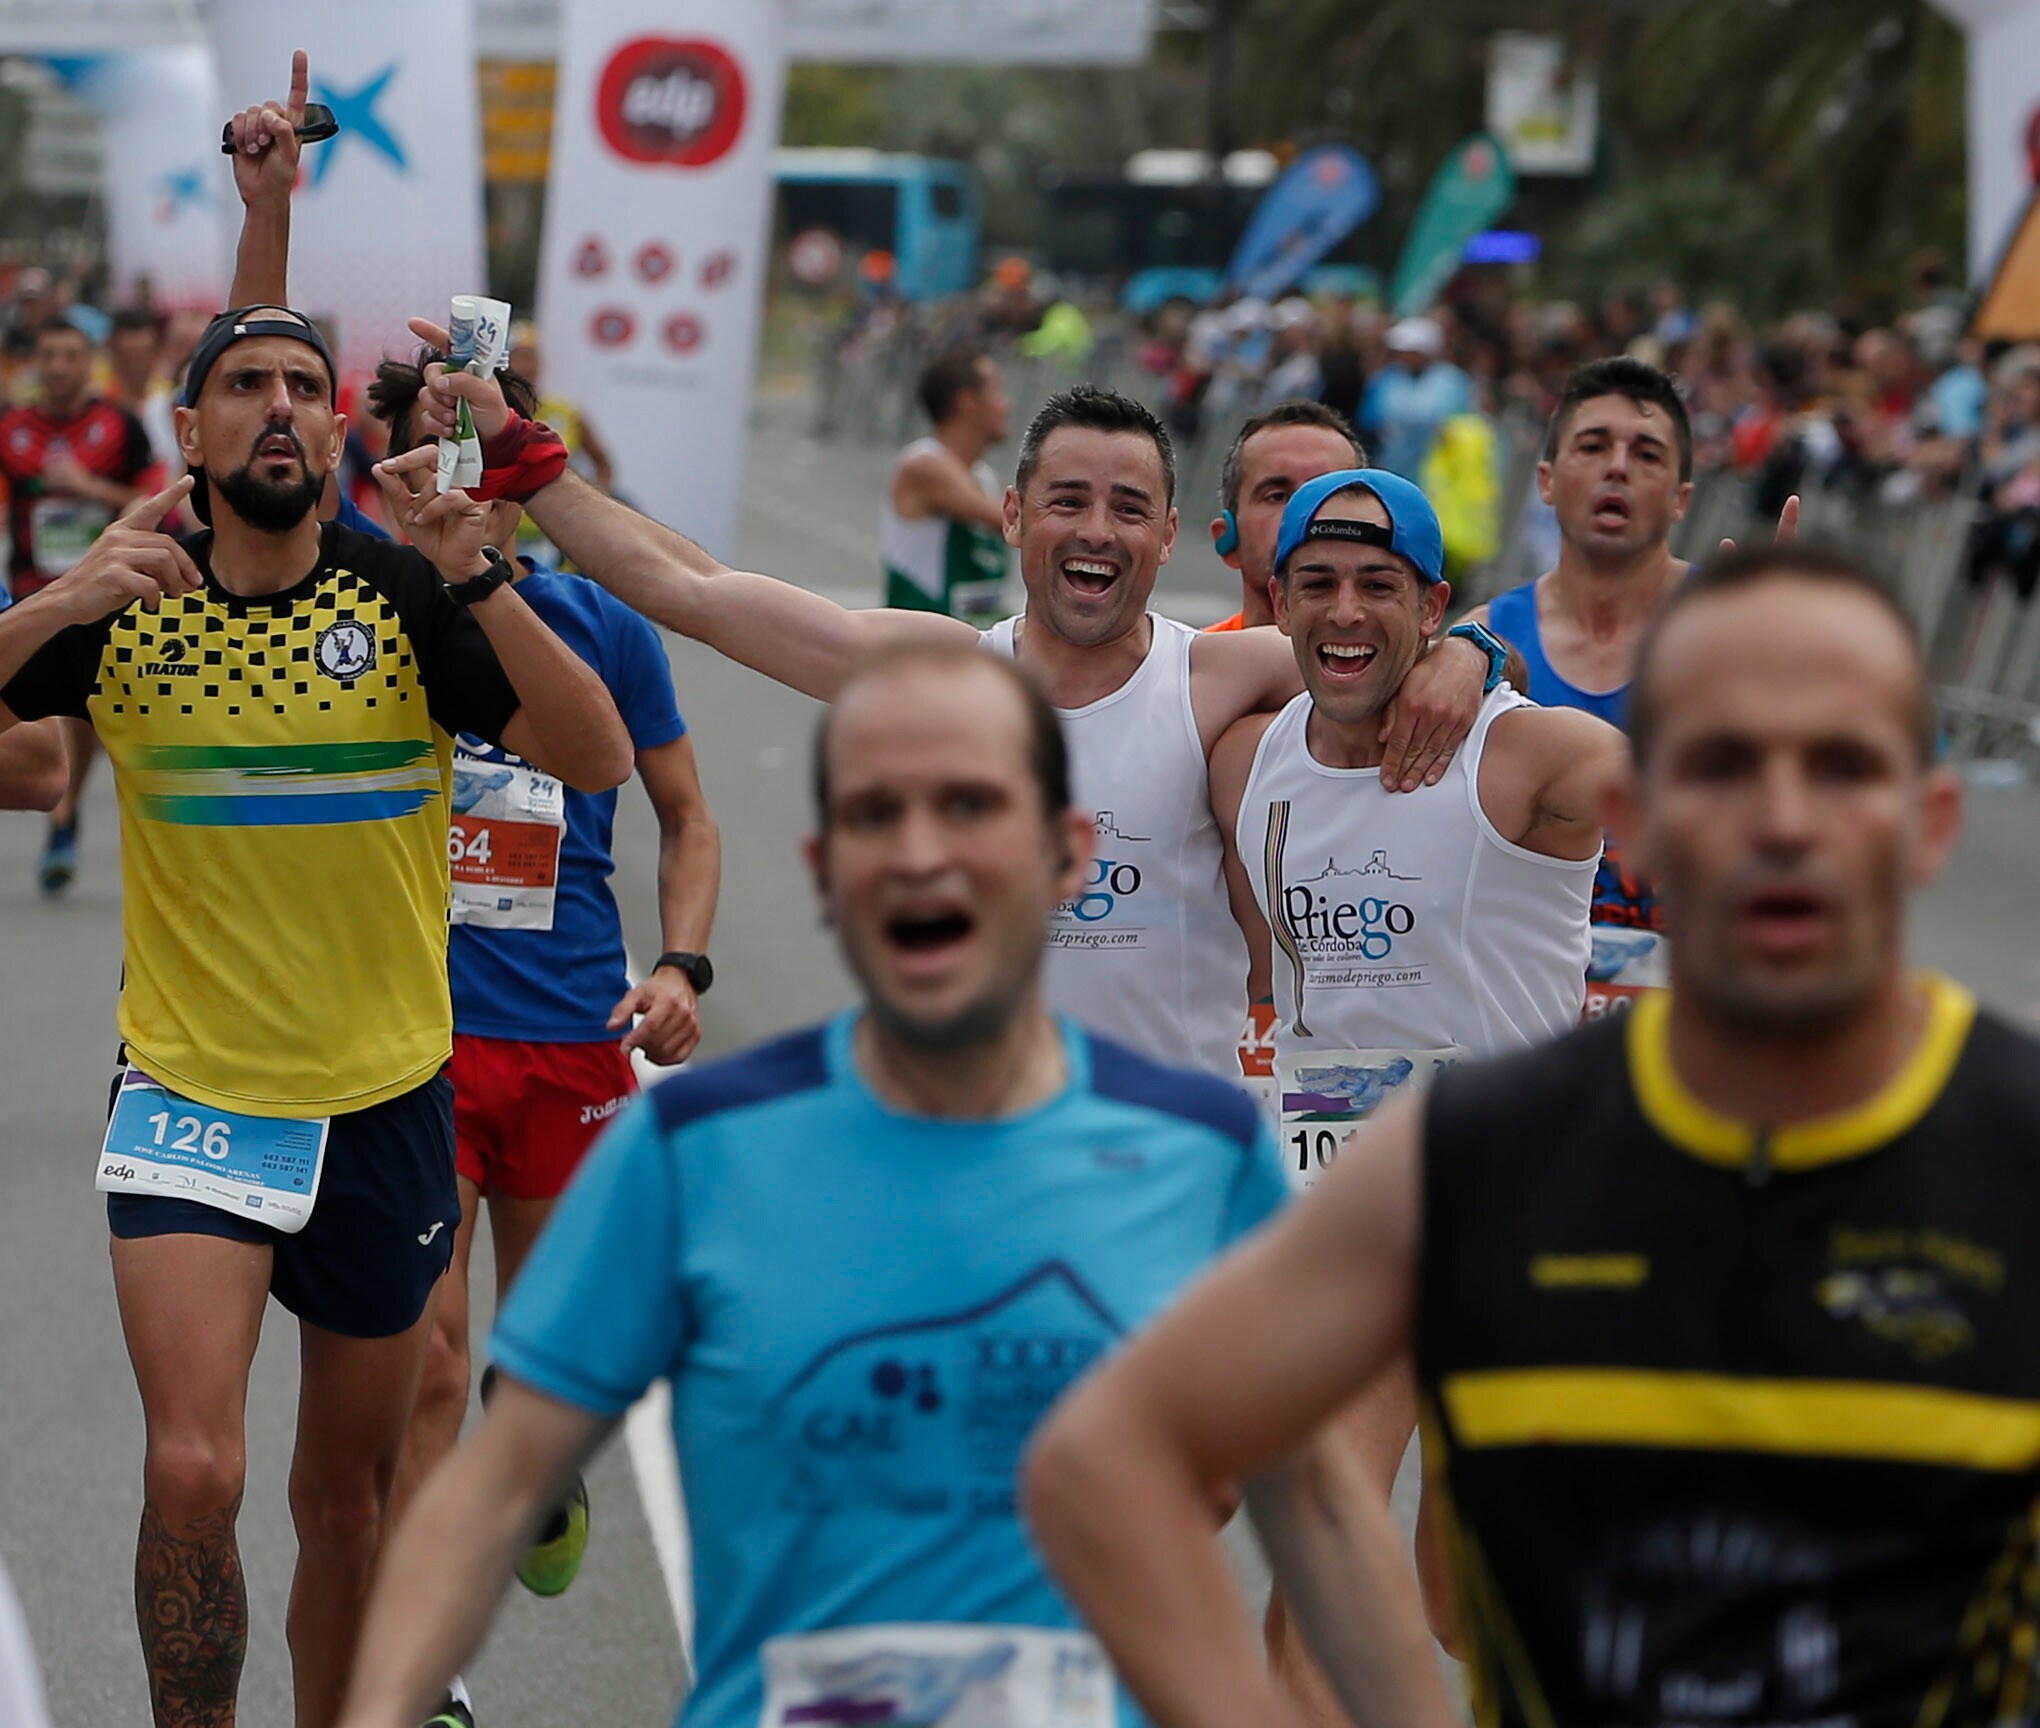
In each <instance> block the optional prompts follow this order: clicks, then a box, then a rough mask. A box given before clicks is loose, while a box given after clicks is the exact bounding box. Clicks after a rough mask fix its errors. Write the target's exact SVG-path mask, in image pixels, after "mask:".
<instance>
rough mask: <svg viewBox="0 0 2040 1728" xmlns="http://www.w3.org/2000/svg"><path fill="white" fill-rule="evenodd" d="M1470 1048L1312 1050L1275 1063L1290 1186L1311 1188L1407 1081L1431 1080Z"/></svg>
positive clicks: (1415, 1083) (1419, 1083)
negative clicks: (1349, 1140) (1358, 1130)
mask: <svg viewBox="0 0 2040 1728" xmlns="http://www.w3.org/2000/svg"><path fill="white" fill-rule="evenodd" d="M1465 1054H1466V1052H1465V1051H1464V1050H1462V1049H1460V1048H1459V1047H1458V1046H1457V1045H1448V1046H1447V1047H1446V1048H1444V1049H1442V1050H1312V1051H1309V1052H1306V1053H1305V1054H1303V1055H1301V1056H1285V1057H1282V1058H1280V1059H1278V1060H1277V1062H1276V1064H1275V1086H1276V1090H1277V1092H1278V1093H1279V1094H1280V1096H1281V1100H1282V1150H1283V1153H1284V1154H1285V1159H1284V1161H1285V1162H1286V1163H1287V1164H1288V1166H1289V1180H1290V1185H1291V1186H1292V1187H1296V1188H1310V1187H1313V1186H1315V1185H1316V1183H1317V1181H1318V1179H1319V1178H1320V1177H1321V1176H1323V1174H1324V1173H1325V1171H1327V1170H1328V1169H1330V1168H1331V1165H1332V1160H1333V1158H1334V1157H1336V1156H1337V1154H1338V1150H1339V1145H1340V1143H1341V1142H1342V1141H1343V1140H1344V1139H1345V1138H1346V1136H1347V1135H1348V1134H1350V1133H1352V1131H1353V1130H1354V1129H1355V1128H1357V1127H1359V1125H1360V1124H1361V1123H1362V1122H1364V1121H1366V1120H1367V1118H1368V1117H1370V1116H1372V1115H1373V1114H1374V1112H1375V1111H1376V1110H1378V1109H1380V1108H1381V1106H1382V1105H1383V1104H1384V1103H1386V1102H1387V1101H1388V1099H1389V1098H1390V1096H1392V1095H1393V1094H1394V1093H1396V1092H1398V1091H1400V1090H1401V1089H1402V1088H1403V1087H1405V1086H1423V1085H1427V1084H1428V1083H1429V1082H1430V1081H1431V1080H1432V1079H1433V1078H1434V1077H1435V1076H1436V1075H1438V1074H1440V1073H1442V1072H1443V1071H1444V1070H1445V1069H1447V1068H1450V1067H1451V1066H1452V1065H1453V1064H1454V1063H1455V1062H1457V1061H1458V1060H1459V1059H1460V1058H1461V1057H1462V1056H1464V1055H1465Z"/></svg>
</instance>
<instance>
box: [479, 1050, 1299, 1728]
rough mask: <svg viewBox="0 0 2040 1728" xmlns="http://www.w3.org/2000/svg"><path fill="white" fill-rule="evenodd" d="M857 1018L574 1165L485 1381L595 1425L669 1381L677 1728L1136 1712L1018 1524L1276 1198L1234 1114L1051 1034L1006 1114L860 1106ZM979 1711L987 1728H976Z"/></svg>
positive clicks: (1216, 1096)
mask: <svg viewBox="0 0 2040 1728" xmlns="http://www.w3.org/2000/svg"><path fill="white" fill-rule="evenodd" d="M856 1021H857V1012H855V1011H853V1012H851V1013H847V1014H845V1015H843V1016H841V1017H839V1018H837V1019H835V1020H833V1021H830V1022H828V1023H827V1024H826V1025H824V1026H821V1027H818V1028H815V1029H813V1030H810V1031H806V1032H800V1033H796V1034H794V1035H792V1036H791V1037H788V1038H785V1039H782V1040H780V1041H779V1042H777V1043H773V1044H769V1045H766V1046H764V1047H763V1048H761V1049H758V1050H756V1051H753V1052H750V1053H748V1054H745V1055H742V1056H738V1057H734V1058H731V1059H729V1060H727V1061H724V1062H720V1063H716V1064H713V1065H711V1066H709V1067H705V1068H703V1069H701V1070H699V1071H698V1072H696V1073H692V1074H687V1075H682V1076H679V1077H676V1078H675V1079H672V1080H669V1081H667V1082H665V1083H664V1084H662V1085H660V1086H659V1087H657V1088H655V1089H654V1090H653V1091H652V1092H651V1093H650V1094H648V1095H647V1096H646V1097H644V1098H642V1099H640V1100H638V1101H637V1102H635V1103H634V1104H632V1105H631V1106H630V1108H629V1109H628V1111H627V1112H626V1113H625V1114H624V1115H623V1116H622V1117H621V1118H620V1119H619V1120H618V1121H617V1122H616V1124H615V1125H614V1126H613V1127H612V1128H611V1129H610V1130H609V1132H608V1133H607V1134H606V1135H605V1137H604V1138H603V1139H602V1140H601V1141H600V1142H599V1143H598V1144H597V1146H596V1148H595V1150H594V1152H593V1153H592V1154H591V1155H590V1157H589V1159H588V1161H587V1163H586V1165H585V1166H584V1167H583V1169H582V1172H581V1175H580V1178H579V1180H577V1181H576V1182H575V1184H574V1186H573V1187H572V1189H570V1190H569V1191H568V1193H567V1195H566V1197H565V1198H564V1199H563V1200H562V1201H561V1203H560V1205H559V1208H558V1209H557V1211H555V1213H554V1214H553V1218H552V1221H551V1224H550V1226H549V1227H548V1229H547V1231H546V1233H545V1235H544V1236H543V1237H542V1238H541V1240H540V1241H539V1244H538V1246H537V1248H536V1249H535V1250H534V1252H533V1254H532V1256H531V1258H530V1260H528V1261H527V1262H526V1264H525V1269H524V1272H523V1274H522V1276H521V1277H520V1278H519V1279H518V1281H517V1284H516V1285H515V1287H514V1288H513V1289H512V1290H511V1292H510V1296H509V1299H508V1303H507V1305H506V1307H505V1309H504V1311H503V1314H502V1317H501V1321H500V1324H499V1325H498V1328H497V1331H496V1335H495V1338H494V1341H493V1346H492V1349H493V1353H494V1357H495V1360H496V1363H497V1364H498V1366H499V1367H500V1369H501V1370H502V1371H503V1372H504V1373H506V1374H509V1375H512V1376H514V1377H515V1378H516V1379H518V1380H520V1381H523V1382H525V1383H526V1384H527V1385H530V1386H532V1387H535V1388H536V1389H538V1390H539V1391H541V1392H543V1393H545V1394H547V1395H548V1396H550V1397H552V1398H555V1399H558V1400H560V1401H561V1402H563V1403H566V1404H568V1405H571V1406H574V1407H575V1408H577V1409H580V1410H584V1411H586V1412H588V1413H589V1414H591V1415H594V1416H598V1417H601V1418H604V1419H611V1418H614V1417H617V1416H620V1415H621V1414H622V1413H623V1412H624V1411H625V1410H627V1409H628V1408H629V1407H630V1405H631V1404H632V1403H633V1402H634V1401H635V1400H636V1399H637V1398H638V1397H639V1396H640V1395H641V1394H642V1393H643V1392H644V1391H645V1390H646V1389H647V1388H648V1387H649V1386H650V1385H651V1384H652V1383H653V1382H654V1381H655V1380H658V1379H660V1378H662V1377H670V1378H671V1380H672V1382H673V1410H674V1417H673V1427H674V1440H675V1442H676V1445H677V1448H678V1452H679V1458H680V1478H681V1486H682V1489H683V1491H684V1493H685V1495H686V1501H687V1515H688V1524H689V1529H690V1531H691V1533H692V1538H693V1545H694V1585H695V1590H694V1595H695V1600H696V1602H697V1603H699V1605H700V1607H699V1615H700V1619H699V1624H698V1626H697V1629H696V1639H695V1644H696V1662H697V1667H698V1670H699V1672H698V1675H697V1678H696V1683H695V1687H694V1690H693V1693H692V1695H691V1696H690V1697H689V1698H688V1701H687V1704H686V1707H685V1709H684V1710H683V1711H682V1713H681V1718H680V1720H681V1722H682V1723H683V1724H685V1725H686V1728H755V1725H757V1724H760V1723H764V1724H766V1725H768V1728H782V1725H791V1724H797V1723H807V1724H817V1725H820V1724H851V1723H867V1722H876V1721H885V1722H894V1723H925V1722H934V1721H937V1720H940V1719H941V1717H942V1716H943V1715H944V1714H945V1713H946V1711H947V1709H948V1707H949V1705H950V1704H951V1703H953V1702H954V1700H955V1698H956V1696H957V1695H958V1693H959V1692H960V1691H961V1690H962V1689H963V1688H965V1687H967V1686H993V1687H996V1688H999V1689H1000V1690H1002V1691H1005V1692H1007V1693H1008V1694H1009V1699H1008V1701H1009V1702H1010V1705H1011V1707H1010V1708H1007V1709H1004V1710H1002V1711H1001V1712H1000V1713H999V1715H998V1719H1000V1720H1010V1721H1055V1722H1057V1723H1059V1724H1070V1725H1072V1728H1112V1725H1113V1723H1114V1722H1115V1721H1117V1722H1121V1723H1126V1722H1133V1721H1137V1720H1138V1716H1137V1712H1136V1711H1135V1709H1134V1707H1133V1705H1132V1703H1131V1700H1130V1699H1129V1698H1127V1697H1125V1696H1120V1695H1116V1689H1115V1687H1114V1685H1113V1682H1112V1680H1111V1677H1110V1673H1109V1670H1108V1669H1107V1668H1106V1666H1105V1663H1104V1659H1103V1657H1102V1656H1101V1655H1100V1654H1099V1652H1098V1649H1097V1646H1096V1645H1095V1644H1094V1643H1093V1642H1092V1641H1091V1639H1090V1638H1089V1637H1088V1635H1086V1634H1084V1633H1083V1632H1082V1631H1081V1627H1080V1622H1079V1621H1078V1619H1077V1616H1076V1614H1075V1612H1074V1611H1073V1610H1072V1608H1071V1607H1070V1606H1069V1604H1068V1603H1067V1602H1066V1601H1065V1600H1064V1599H1063V1597H1062V1595H1061V1594H1060V1592H1059V1591H1058V1590H1057V1589H1056V1588H1055V1586H1054V1585H1053V1584H1052V1583H1051V1582H1050V1580H1049V1578H1048V1575H1047V1573H1046V1570H1045V1568H1044V1567H1043V1564H1042V1562H1041V1560H1040V1559H1039V1558H1038V1557H1037V1555H1036V1554H1035V1552H1034V1549H1033V1547H1032V1545H1031V1544H1030V1542H1029V1540H1028V1537H1027V1533H1026V1531H1025V1529H1024V1528H1023V1526H1022V1523H1021V1520H1020V1516H1019V1513H1018V1511H1017V1510H1016V1506H1015V1493H1016V1485H1015V1473H1016V1470H1017V1468H1018V1466H1019V1463H1020V1458H1021V1453H1022V1450H1023V1449H1024V1447H1025V1445H1026V1443H1027V1440H1028V1438H1029V1436H1030V1435H1031V1433H1032V1432H1033V1430H1034V1428H1035V1425H1036V1423H1037V1422H1038V1421H1039V1419H1040V1418H1041V1416H1042V1415H1043V1414H1044V1412H1046V1410H1047V1409H1048V1407H1049V1405H1050V1404H1051V1403H1053V1402H1054V1401H1055V1399H1056V1398H1057V1397H1058V1396H1059V1395H1060V1394H1061V1393H1062V1391H1063V1390H1064V1388H1065V1387H1067V1386H1068V1385H1069V1384H1070V1382H1071V1381H1073V1380H1074V1379H1075V1378H1076V1377H1077V1376H1078V1375H1079V1374H1081V1373H1082V1372H1083V1371H1084V1370H1085V1369H1086V1368H1087V1367H1089V1366H1090V1364H1091V1363H1092V1362H1094V1361H1095V1360H1096V1359H1097V1358H1098V1357H1099V1356H1100V1355H1102V1354H1103V1353H1105V1352H1106V1351H1108V1350H1110V1349H1111V1348H1113V1347H1114V1346H1115V1345H1116V1344H1117V1343H1118V1342H1119V1340H1120V1339H1121V1338H1122V1337H1123V1336H1125V1335H1126V1334H1127V1333H1129V1332H1131V1331H1132V1330H1133V1329H1134V1328H1136V1327H1138V1326H1139V1325H1141V1324H1142V1323H1143V1322H1144V1321H1146V1320H1148V1319H1149V1318H1151V1317H1152V1316H1153V1315H1155V1314H1156V1313H1157V1312H1158V1311H1159V1310H1160V1309H1161V1308H1162V1306H1163V1305H1164V1304H1166V1303H1167V1302H1168V1301H1169V1300H1170V1299H1171V1298H1172V1297H1173V1296H1175V1295H1176V1294H1177V1292H1179V1291H1180V1290H1181V1289H1182V1288H1183V1287H1184V1286H1185V1285H1186V1284H1187V1283H1188V1282H1189V1280H1190V1279H1191V1278H1192V1277H1193V1276H1194V1275H1195V1274H1196V1273H1197V1272H1199V1271H1200V1270H1202V1269H1203V1268H1204V1267H1205V1266H1207V1265H1208V1264H1209V1263H1210V1262H1211V1260H1212V1259H1213V1258H1214V1257H1215V1256H1216V1255H1217V1254H1219V1253H1220V1252H1221V1251H1222V1250H1223V1249H1225V1248H1226V1247H1227V1246H1228V1245H1229V1244H1231V1243H1232V1242H1233V1241H1235V1240H1236V1239H1237V1238H1239V1237H1240V1236H1242V1235H1243V1234H1245V1233H1246V1232H1247V1231H1248V1230H1251V1229H1252V1228H1253V1227H1254V1226H1255V1225H1257V1224H1259V1223H1260V1222H1261V1221H1262V1220H1264V1219H1265V1218H1267V1217H1268V1216H1269V1215H1270V1214H1272V1213H1273V1212H1274V1211H1275V1210H1276V1209H1277V1208H1278V1207H1279V1206H1280V1205H1281V1204H1282V1201H1283V1198H1284V1189H1285V1183H1284V1177H1283V1173H1282V1169H1281V1165H1280V1161H1279V1158H1278V1154H1277V1152H1276V1148H1275V1145H1274V1142H1273V1139H1272V1137H1271V1135H1270V1133H1269V1131H1268V1129H1267V1128H1266V1126H1265V1125H1264V1124H1263V1123H1262V1121H1261V1119H1260V1113H1259V1112H1258V1111H1257V1109H1256V1108H1255V1106H1254V1105H1253V1103H1252V1101H1251V1100H1249V1099H1248V1098H1247V1097H1246V1096H1245V1094H1243V1093H1241V1092H1239V1091H1237V1090H1235V1089H1234V1088H1233V1087H1231V1086H1228V1085H1225V1084H1224V1083H1223V1082H1220V1081H1216V1080H1211V1079H1207V1078H1204V1077H1202V1076H1198V1075H1193V1074H1190V1073H1187V1072H1181V1071H1178V1070H1175V1069H1170V1068H1164V1067H1161V1066H1159V1065H1158V1064H1156V1063H1153V1062H1150V1061H1148V1060H1147V1059H1146V1058H1144V1057H1141V1056H1137V1055H1135V1054H1133V1053H1132V1052H1130V1051H1127V1050H1124V1049H1122V1048H1121V1047H1119V1046H1117V1045H1114V1044H1111V1043H1108V1042H1106V1041H1105V1040H1103V1039H1100V1038H1097V1037H1094V1036H1092V1035H1090V1034H1088V1033H1086V1032H1084V1031H1082V1030H1081V1029H1080V1028H1078V1027H1077V1026H1075V1025H1074V1024H1072V1023H1069V1022H1063V1023H1062V1024H1063V1037H1064V1041H1065V1048H1066V1050H1067V1054H1068V1062H1069V1082H1068V1084H1067V1086H1066V1087H1065V1089H1064V1090H1063V1092H1062V1093H1061V1095H1060V1096H1058V1097H1057V1098H1055V1099H1053V1100H1052V1101H1051V1102H1049V1103H1048V1104H1046V1105H1044V1106H1042V1107H1041V1108H1039V1109H1037V1110H1033V1111H1031V1112H1028V1113H1026V1114H1023V1115H1020V1116H1017V1117H1013V1118H1009V1119H1005V1120H999V1121H988V1122H957V1121H945V1120H936V1119H931V1118H925V1117H917V1116H909V1115H905V1114H902V1113H900V1112H899V1111H896V1110H894V1109H891V1108H889V1107H888V1106H886V1105H885V1104H883V1103H881V1102H880V1101H879V1100H878V1099H877V1098H876V1097H875V1096H874V1095H873V1093H872V1092H871V1091H870V1089H869V1088H868V1087H867V1085H866V1084H865V1082H864V1080H863V1078H862V1076H861V1075H860V1073H859V1072H858V1069H857V1066H856V1062H855V1058H854V1055H853V1052H852V1033H853V1030H854V1028H855V1025H856ZM987 1719H990V1718H987Z"/></svg>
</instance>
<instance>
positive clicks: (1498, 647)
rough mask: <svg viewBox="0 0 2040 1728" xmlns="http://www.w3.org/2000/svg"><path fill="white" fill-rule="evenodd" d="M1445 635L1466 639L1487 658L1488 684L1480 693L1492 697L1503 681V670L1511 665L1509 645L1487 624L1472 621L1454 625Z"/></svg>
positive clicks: (1484, 685)
mask: <svg viewBox="0 0 2040 1728" xmlns="http://www.w3.org/2000/svg"><path fill="white" fill-rule="evenodd" d="M1445 634H1446V635H1447V636H1458V637H1462V638H1464V639H1465V640H1466V641H1468V642H1471V643H1472V644H1473V645H1474V646H1475V647H1476V648H1478V649H1479V650H1480V651H1481V652H1482V653H1483V654H1485V655H1486V656H1487V682H1486V683H1485V684H1483V685H1482V686H1481V687H1480V693H1481V694H1482V695H1483V696H1487V695H1491V694H1492V693H1493V692H1494V690H1495V689H1496V687H1497V686H1498V685H1500V683H1501V681H1502V668H1503V667H1505V666H1506V665H1508V663H1509V645H1508V643H1506V642H1504V641H1503V640H1502V639H1501V638H1500V637H1499V636H1497V635H1496V634H1495V633H1494V632H1493V631H1492V630H1490V629H1489V628H1488V627H1487V626H1486V625H1485V624H1476V623H1474V622H1473V620H1472V619H1468V620H1467V621H1466V622H1465V623H1464V624H1455V625H1453V626H1452V628H1451V629H1450V630H1448V631H1446V632H1445Z"/></svg>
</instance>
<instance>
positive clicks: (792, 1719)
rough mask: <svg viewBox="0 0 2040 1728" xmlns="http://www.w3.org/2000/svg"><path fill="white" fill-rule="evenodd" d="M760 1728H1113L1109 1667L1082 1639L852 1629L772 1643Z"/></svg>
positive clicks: (955, 1629)
mask: <svg viewBox="0 0 2040 1728" xmlns="http://www.w3.org/2000/svg"><path fill="white" fill-rule="evenodd" d="M760 1656H761V1659H762V1661H763V1663H764V1668H765V1712H764V1715H763V1717H762V1718H761V1719H760V1728H869V1725H871V1724H874V1723H893V1724H906V1723H911V1724H913V1725H914V1728H937V1725H938V1724H939V1725H940V1728H1113V1723H1114V1722H1115V1721H1116V1719H1117V1710H1116V1706H1115V1699H1114V1684H1113V1679H1112V1669H1111V1666H1110V1665H1109V1664H1108V1663H1107V1662H1106V1660H1105V1653H1104V1651H1103V1650H1102V1649H1100V1648H1099V1645H1098V1642H1097V1640H1096V1639H1094V1638H1092V1637H1090V1636H1089V1635H1088V1634H1086V1633H1083V1632H1049V1631H1042V1630H1039V1629H1037V1628H1034V1627H1028V1626H848V1627H845V1628H843V1629H842V1630H840V1631H835V1632H815V1633H809V1634H806V1635H803V1636H800V1637H792V1638H768V1639H767V1640H766V1641H765V1644H764V1646H763V1648H762V1650H761V1651H760Z"/></svg>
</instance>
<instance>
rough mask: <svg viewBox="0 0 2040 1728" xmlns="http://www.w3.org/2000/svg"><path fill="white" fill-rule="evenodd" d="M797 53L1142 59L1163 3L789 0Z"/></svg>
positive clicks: (790, 43) (791, 40)
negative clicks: (1157, 7) (1157, 11)
mask: <svg viewBox="0 0 2040 1728" xmlns="http://www.w3.org/2000/svg"><path fill="white" fill-rule="evenodd" d="M785 5H786V47H787V53H788V54H789V55H790V56H791V57H792V58H793V59H795V60H825V61H838V62H843V61H874V60H875V61H881V62H886V61H897V60H937V61H943V60H948V61H957V62H961V63H963V64H966V65H987V64H994V65H998V64H1012V63H1015V62H1020V61H1033V62H1036V63H1038V64H1042V65H1053V66H1133V65H1137V64H1139V63H1140V62H1141V61H1142V60H1145V59H1146V58H1147V53H1148V44H1149V41H1150V39H1151V38H1152V37H1153V35H1154V27H1155V0H785Z"/></svg>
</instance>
